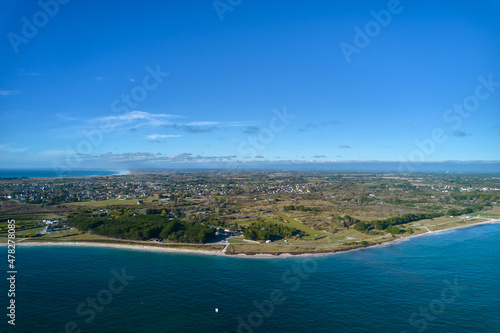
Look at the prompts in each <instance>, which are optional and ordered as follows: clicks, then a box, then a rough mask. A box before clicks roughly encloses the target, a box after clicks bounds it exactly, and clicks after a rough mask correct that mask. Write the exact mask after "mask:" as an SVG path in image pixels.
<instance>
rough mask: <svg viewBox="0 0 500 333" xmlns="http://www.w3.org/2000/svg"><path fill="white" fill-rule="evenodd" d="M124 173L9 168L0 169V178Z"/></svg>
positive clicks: (115, 172)
mask: <svg viewBox="0 0 500 333" xmlns="http://www.w3.org/2000/svg"><path fill="white" fill-rule="evenodd" d="M118 174H122V172H120V171H110V170H87V169H74V170H58V169H47V170H43V169H15V170H7V169H0V178H13V177H17V178H21V177H27V178H45V177H73V176H80V177H82V176H83V177H87V176H109V175H118Z"/></svg>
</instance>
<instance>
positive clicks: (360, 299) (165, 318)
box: [0, 224, 500, 333]
mask: <svg viewBox="0 0 500 333" xmlns="http://www.w3.org/2000/svg"><path fill="white" fill-rule="evenodd" d="M499 239H500V224H491V225H481V226H476V227H471V228H467V229H459V230H452V231H446V232H442V233H436V234H431V235H426V236H422V237H416V238H413V239H411V240H408V241H404V242H401V243H399V244H391V245H388V246H383V247H375V248H368V249H363V250H357V251H352V252H348V253H342V254H336V255H328V256H319V257H292V258H276V259H256V258H253V259H251V258H234V257H218V256H205V255H194V254H172V253H158V252H147V251H137V250H126V249H110V248H93V247H69V246H68V247H60V246H58V247H22V246H19V247H18V249H17V258H16V259H17V269H18V275H17V281H16V311H17V312H16V326H15V328H13V327H10V325H8V324H7V319H8V318H6V316H5V315H3V316H2V317H3V318H4V319H3V321H4V322H2V323H1V324H0V330H1V331H2V332H54V333H55V332H57V333H59V332H66V330H65V325H68V327H69V328H70V329H71V330H67V331H68V332H96V333H99V332H124V333H125V332H127V333H128V332H398V333H399V332H420V333H422V332H457V333H458V332H500V279H499V277H500V242H499V241H498V240H499ZM5 252H6V250H5ZM6 257H7V255H6V254H5V259H6ZM117 275H118V276H120V279H122V280H123V281H122V282H120V279H118V278H117V277H116V276H117ZM127 277H128V278H127ZM132 277H133V278H132ZM4 288H5V289H4V290H5V292H2V293H3V294H4V295H5V296H3V297H4V298H3V301H2V302H3V304H4V305H5V304H7V300H6V291H7V289H8V285H7V284H6V283H4ZM93 299H100V301H101V302H102V305H101V304H99V303H97V304H96V306H95V309H92V308H91V307H90V306H89V305H88V302H92V301H93ZM97 302H99V301H97ZM215 308H218V309H219V312H218V313H216V311H215ZM3 309H4V310H3V311H5V312H6V311H7V310H6V309H5V307H3ZM78 310H79V313H78ZM72 325H73V326H72ZM78 329H81V331H78Z"/></svg>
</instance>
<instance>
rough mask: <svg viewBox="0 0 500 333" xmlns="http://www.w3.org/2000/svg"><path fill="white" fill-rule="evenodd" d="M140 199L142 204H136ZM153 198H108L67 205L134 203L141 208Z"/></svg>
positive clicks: (93, 205) (102, 205)
mask: <svg viewBox="0 0 500 333" xmlns="http://www.w3.org/2000/svg"><path fill="white" fill-rule="evenodd" d="M139 200H141V201H142V202H143V204H138V203H137V202H138V201H139ZM153 200H155V197H147V198H143V199H137V198H134V199H129V200H122V199H109V200H102V201H84V202H72V203H69V204H68V205H73V206H87V207H95V208H97V207H107V206H115V205H116V206H120V205H123V206H132V205H135V206H137V207H138V208H142V206H143V205H144V204H147V203H151V202H153Z"/></svg>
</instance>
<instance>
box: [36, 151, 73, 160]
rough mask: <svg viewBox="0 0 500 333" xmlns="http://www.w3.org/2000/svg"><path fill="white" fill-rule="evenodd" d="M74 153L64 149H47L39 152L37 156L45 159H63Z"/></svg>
mask: <svg viewBox="0 0 500 333" xmlns="http://www.w3.org/2000/svg"><path fill="white" fill-rule="evenodd" d="M71 153H72V152H71V151H69V150H64V149H47V150H43V151H41V152H39V153H38V154H37V155H38V156H39V157H44V158H62V157H64V156H67V155H69V154H71Z"/></svg>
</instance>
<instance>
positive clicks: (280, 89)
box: [0, 0, 500, 168]
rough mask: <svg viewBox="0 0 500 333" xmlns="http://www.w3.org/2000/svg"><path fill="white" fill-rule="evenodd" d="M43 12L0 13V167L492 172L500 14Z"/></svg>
mask: <svg viewBox="0 0 500 333" xmlns="http://www.w3.org/2000/svg"><path fill="white" fill-rule="evenodd" d="M61 2H64V1H62V0H61ZM41 3H42V4H44V5H40V3H38V2H36V1H18V2H11V3H7V4H4V5H3V7H4V8H3V9H4V10H3V11H2V12H1V13H0V18H1V21H0V22H2V23H1V26H2V33H1V36H2V38H1V41H0V46H1V48H2V52H1V54H0V60H1V63H2V66H0V117H1V124H2V127H1V130H2V131H1V134H0V167H4V168H10V167H46V166H53V165H54V163H55V164H56V165H58V166H66V167H68V168H78V167H124V168H125V167H162V166H164V165H166V164H172V163H179V162H188V163H211V162H220V161H244V162H249V161H253V162H259V161H281V160H288V161H312V162H325V161H371V160H380V161H407V160H408V161H442V160H495V161H498V160H500V150H499V149H498V147H499V144H500V134H499V133H500V61H499V59H500V1H489V0H485V1H481V2H479V3H477V2H473V1H451V0H450V1H440V2H438V3H436V1H426V0H419V1H409V0H404V1H403V0H402V1H400V2H398V1H347V0H342V1H326V0H325V1H314V0H313V1H287V2H283V1H279V2H278V1H260V0H256V1H245V0H243V1H236V0H232V1H229V0H220V1H216V2H214V1H173V0H172V1H143V2H138V1H106V2H102V3H101V2H99V3H98V2H94V3H92V4H91V3H88V2H82V1H69V2H67V3H64V4H61V3H58V2H55V0H48V1H43V0H42V1H41ZM231 3H232V4H233V5H230V4H231ZM55 4H57V5H55ZM43 7H45V8H46V10H45V11H44V9H43ZM47 12H48V14H47ZM49 14H50V15H49ZM377 16H378V19H379V21H377V20H376V17H377ZM30 28H31V30H30ZM33 28H34V29H36V30H33ZM359 31H361V34H359ZM346 50H347V51H346ZM353 50H354V51H353ZM127 96H128V97H127ZM464 103H465V104H466V105H465V106H463V107H462V109H461V111H459V110H460V105H463V104H464ZM464 107H465V109H464ZM467 110H469V111H467Z"/></svg>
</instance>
